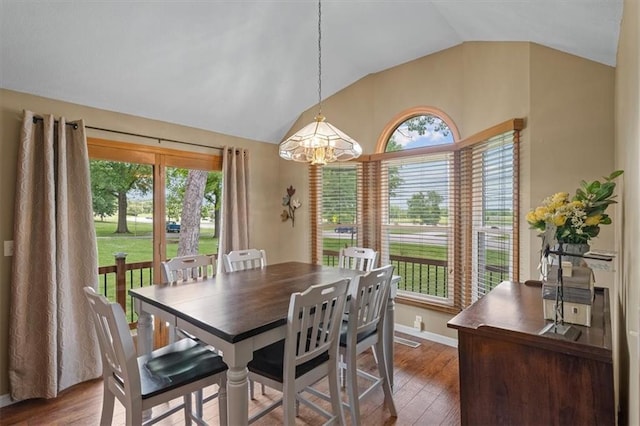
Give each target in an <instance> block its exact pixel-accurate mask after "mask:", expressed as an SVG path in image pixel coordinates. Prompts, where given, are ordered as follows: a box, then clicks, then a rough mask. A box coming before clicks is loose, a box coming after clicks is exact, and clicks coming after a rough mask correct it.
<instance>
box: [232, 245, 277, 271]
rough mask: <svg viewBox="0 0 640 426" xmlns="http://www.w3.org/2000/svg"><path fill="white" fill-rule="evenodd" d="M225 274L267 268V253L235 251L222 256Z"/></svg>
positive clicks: (262, 251) (255, 250)
mask: <svg viewBox="0 0 640 426" xmlns="http://www.w3.org/2000/svg"><path fill="white" fill-rule="evenodd" d="M222 259H223V262H224V270H225V272H236V271H244V270H246V269H257V268H264V267H265V266H267V253H266V252H265V251H264V250H258V249H247V250H234V251H230V252H229V253H228V254H224V255H222Z"/></svg>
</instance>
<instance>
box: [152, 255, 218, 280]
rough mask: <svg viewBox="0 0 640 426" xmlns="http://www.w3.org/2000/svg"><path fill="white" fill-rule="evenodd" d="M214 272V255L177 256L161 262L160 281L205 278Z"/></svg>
mask: <svg viewBox="0 0 640 426" xmlns="http://www.w3.org/2000/svg"><path fill="white" fill-rule="evenodd" d="M215 273H216V258H215V256H207V255H204V254H196V255H191V256H178V257H174V258H172V259H169V260H167V261H165V262H162V282H165V283H178V282H189V281H194V280H199V279H206V278H208V277H212V276H214V275H215Z"/></svg>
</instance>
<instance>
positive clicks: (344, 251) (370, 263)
mask: <svg viewBox="0 0 640 426" xmlns="http://www.w3.org/2000/svg"><path fill="white" fill-rule="evenodd" d="M377 263H378V252H377V251H375V250H373V249H370V248H363V247H346V248H344V247H343V248H341V249H340V254H339V257H338V267H339V268H345V269H356V270H358V271H363V272H366V271H370V270H372V269H373V268H375V267H376V264H377Z"/></svg>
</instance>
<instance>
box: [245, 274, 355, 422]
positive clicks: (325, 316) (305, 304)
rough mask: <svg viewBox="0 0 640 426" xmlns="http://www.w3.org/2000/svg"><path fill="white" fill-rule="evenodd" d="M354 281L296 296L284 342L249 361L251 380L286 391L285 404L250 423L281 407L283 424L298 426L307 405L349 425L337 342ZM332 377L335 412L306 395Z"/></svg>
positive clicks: (333, 419)
mask: <svg viewBox="0 0 640 426" xmlns="http://www.w3.org/2000/svg"><path fill="white" fill-rule="evenodd" d="M348 285H349V280H346V279H345V280H340V281H337V282H333V283H327V284H318V285H314V286H311V287H309V288H308V289H307V290H305V291H304V292H302V293H293V294H292V295H291V299H290V302H289V312H288V314H287V331H286V337H285V339H284V340H280V341H279V342H276V343H274V344H271V345H269V346H266V347H264V348H262V349H259V350H257V351H255V352H254V353H253V360H252V361H250V362H249V364H248V366H247V367H248V368H249V377H250V378H251V379H252V380H255V381H258V382H261V383H266V384H267V386H269V387H272V388H274V389H277V390H280V391H281V392H282V399H281V400H279V401H276V402H274V403H273V404H271V405H269V406H268V407H266V408H265V409H263V410H262V411H260V412H259V413H257V414H256V415H254V416H253V417H252V418H250V419H249V422H250V423H251V422H254V421H255V420H258V419H259V418H261V417H262V416H264V415H265V414H267V413H268V412H270V411H272V410H273V409H275V408H276V407H278V406H279V405H281V404H282V407H283V410H284V424H285V425H295V417H296V403H297V402H299V403H303V404H305V405H307V406H309V407H311V408H312V409H314V410H316V411H317V412H319V413H320V414H321V415H323V416H325V417H327V418H328V419H329V421H330V422H333V423H337V424H344V415H343V412H342V404H341V396H340V387H339V385H338V372H337V356H338V337H339V332H340V326H341V323H342V313H343V312H344V308H345V301H346V298H347V290H348ZM324 377H328V378H329V392H330V394H329V397H330V400H331V407H332V411H333V412H332V413H330V412H328V411H327V410H325V409H323V408H322V407H320V406H319V405H317V404H316V403H314V402H312V401H310V400H309V399H308V398H306V397H304V396H303V395H302V392H304V391H305V389H306V388H307V387H308V386H311V385H312V384H314V383H316V382H317V381H319V380H320V379H322V378H324Z"/></svg>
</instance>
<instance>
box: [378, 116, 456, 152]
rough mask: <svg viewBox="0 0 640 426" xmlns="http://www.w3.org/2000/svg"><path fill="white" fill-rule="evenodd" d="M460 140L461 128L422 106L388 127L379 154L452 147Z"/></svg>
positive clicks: (398, 118) (380, 141)
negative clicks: (444, 146) (459, 129)
mask: <svg viewBox="0 0 640 426" xmlns="http://www.w3.org/2000/svg"><path fill="white" fill-rule="evenodd" d="M458 140H460V134H459V133H458V128H457V127H456V126H455V124H454V123H453V120H451V118H450V117H449V116H448V115H447V114H446V113H444V112H443V111H440V110H439V109H436V108H432V107H426V106H421V107H415V108H411V109H408V110H406V111H402V112H401V113H400V114H398V115H396V116H395V117H394V118H393V119H392V120H391V121H390V122H389V123H388V124H387V125H386V126H385V128H384V130H383V131H382V133H381V135H380V138H379V139H378V144H377V147H376V152H395V151H404V150H408V149H416V148H426V147H433V146H439V145H450V144H453V143H455V142H457V141H458Z"/></svg>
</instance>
